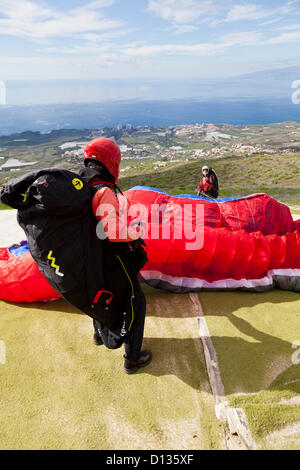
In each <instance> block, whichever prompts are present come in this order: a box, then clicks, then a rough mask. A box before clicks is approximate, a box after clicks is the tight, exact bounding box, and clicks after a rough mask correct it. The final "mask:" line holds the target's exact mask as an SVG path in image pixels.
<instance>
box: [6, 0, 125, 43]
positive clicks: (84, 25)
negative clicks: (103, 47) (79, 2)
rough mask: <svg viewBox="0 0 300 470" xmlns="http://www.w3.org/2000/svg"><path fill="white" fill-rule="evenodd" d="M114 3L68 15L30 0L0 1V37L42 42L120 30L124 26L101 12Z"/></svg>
mask: <svg viewBox="0 0 300 470" xmlns="http://www.w3.org/2000/svg"><path fill="white" fill-rule="evenodd" d="M113 3H114V0H96V1H92V2H90V3H87V4H86V5H84V6H82V7H79V8H74V9H71V10H69V11H68V12H66V13H65V12H58V11H55V10H53V9H50V8H47V7H44V6H42V5H40V4H39V3H37V2H34V1H31V0H0V34H1V35H13V36H22V37H29V38H33V39H39V40H40V39H45V38H51V37H67V36H72V35H75V34H81V33H88V32H94V31H97V32H99V31H108V30H112V29H117V28H119V27H121V26H123V23H122V22H121V21H119V20H110V19H107V18H105V17H104V16H103V14H102V12H101V11H99V10H100V9H102V8H104V7H107V6H109V5H112V4H113Z"/></svg>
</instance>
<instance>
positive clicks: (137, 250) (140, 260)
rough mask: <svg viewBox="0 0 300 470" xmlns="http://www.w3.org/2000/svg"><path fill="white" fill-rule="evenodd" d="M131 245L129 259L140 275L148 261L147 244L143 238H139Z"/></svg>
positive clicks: (130, 243)
mask: <svg viewBox="0 0 300 470" xmlns="http://www.w3.org/2000/svg"><path fill="white" fill-rule="evenodd" d="M129 245H130V253H129V259H130V262H131V263H132V265H133V267H134V269H135V271H136V273H138V272H140V270H141V269H142V268H143V267H144V266H145V264H146V263H147V261H148V256H147V252H146V250H145V246H146V243H145V242H144V240H142V239H141V238H138V239H137V240H134V241H132V242H129Z"/></svg>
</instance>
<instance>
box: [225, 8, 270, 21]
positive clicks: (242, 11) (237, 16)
mask: <svg viewBox="0 0 300 470" xmlns="http://www.w3.org/2000/svg"><path fill="white" fill-rule="evenodd" d="M270 14H271V12H270V10H265V9H264V8H261V7H260V6H259V5H255V4H254V5H253V4H248V5H234V6H233V7H232V8H231V9H230V11H229V12H228V13H227V15H226V18H225V21H228V22H231V21H241V20H260V19H262V18H267V17H268V16H270Z"/></svg>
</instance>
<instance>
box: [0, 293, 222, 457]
mask: <svg viewBox="0 0 300 470" xmlns="http://www.w3.org/2000/svg"><path fill="white" fill-rule="evenodd" d="M145 292H146V295H147V313H148V315H147V319H146V328H145V337H144V348H147V349H151V350H152V352H153V362H152V363H151V364H150V365H149V366H148V367H147V368H145V369H143V371H141V372H139V373H138V374H135V375H133V376H128V375H126V374H124V372H123V356H122V355H123V348H122V349H121V350H116V351H109V350H107V349H105V348H104V347H96V346H94V345H93V343H92V321H91V319H90V318H88V317H87V316H86V315H81V314H79V313H78V311H77V310H76V309H74V308H73V307H72V306H70V305H69V304H67V303H66V302H65V301H63V300H58V301H55V302H48V303H46V304H28V305H14V304H11V303H7V302H0V304H1V316H0V330H1V339H2V340H3V341H5V344H6V364H5V365H1V366H0V381H1V389H0V403H1V406H0V421H1V429H0V448H1V449H94V450H97V449H98V450H101V449H108V450H117V449H118V450H122V449H124V450H126V449H135V450H139V449H186V450H188V449H189V450H192V449H220V448H222V447H223V444H222V442H223V441H222V438H223V436H222V428H221V426H220V424H219V422H218V421H217V420H216V418H215V415H214V402H213V398H212V396H211V394H210V389H209V385H208V379H207V374H206V369H205V362H204V357H203V352H202V348H201V341H200V339H199V337H198V334H197V332H195V329H194V325H195V318H194V317H189V316H187V313H188V312H189V308H190V301H189V298H188V296H187V295H183V296H170V294H169V293H166V292H160V291H154V290H152V289H150V288H146V291H145ZM173 299H174V303H173V302H172V301H173ZM24 331H26V335H24Z"/></svg>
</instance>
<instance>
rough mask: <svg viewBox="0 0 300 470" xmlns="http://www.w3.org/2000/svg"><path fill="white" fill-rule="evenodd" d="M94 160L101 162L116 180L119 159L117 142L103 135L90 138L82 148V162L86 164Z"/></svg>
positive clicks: (119, 153)
mask: <svg viewBox="0 0 300 470" xmlns="http://www.w3.org/2000/svg"><path fill="white" fill-rule="evenodd" d="M95 160H97V161H98V162H101V163H103V165H104V166H105V167H106V168H107V169H108V171H109V172H110V174H111V175H112V177H113V178H114V181H115V182H116V181H117V179H118V176H119V166H120V161H121V152H120V149H119V147H118V146H117V144H116V143H115V142H114V141H113V140H110V139H106V138H104V137H98V138H97V139H94V140H91V142H89V143H88V144H87V145H86V146H85V148H84V164H85V165H87V163H88V162H89V161H95Z"/></svg>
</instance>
